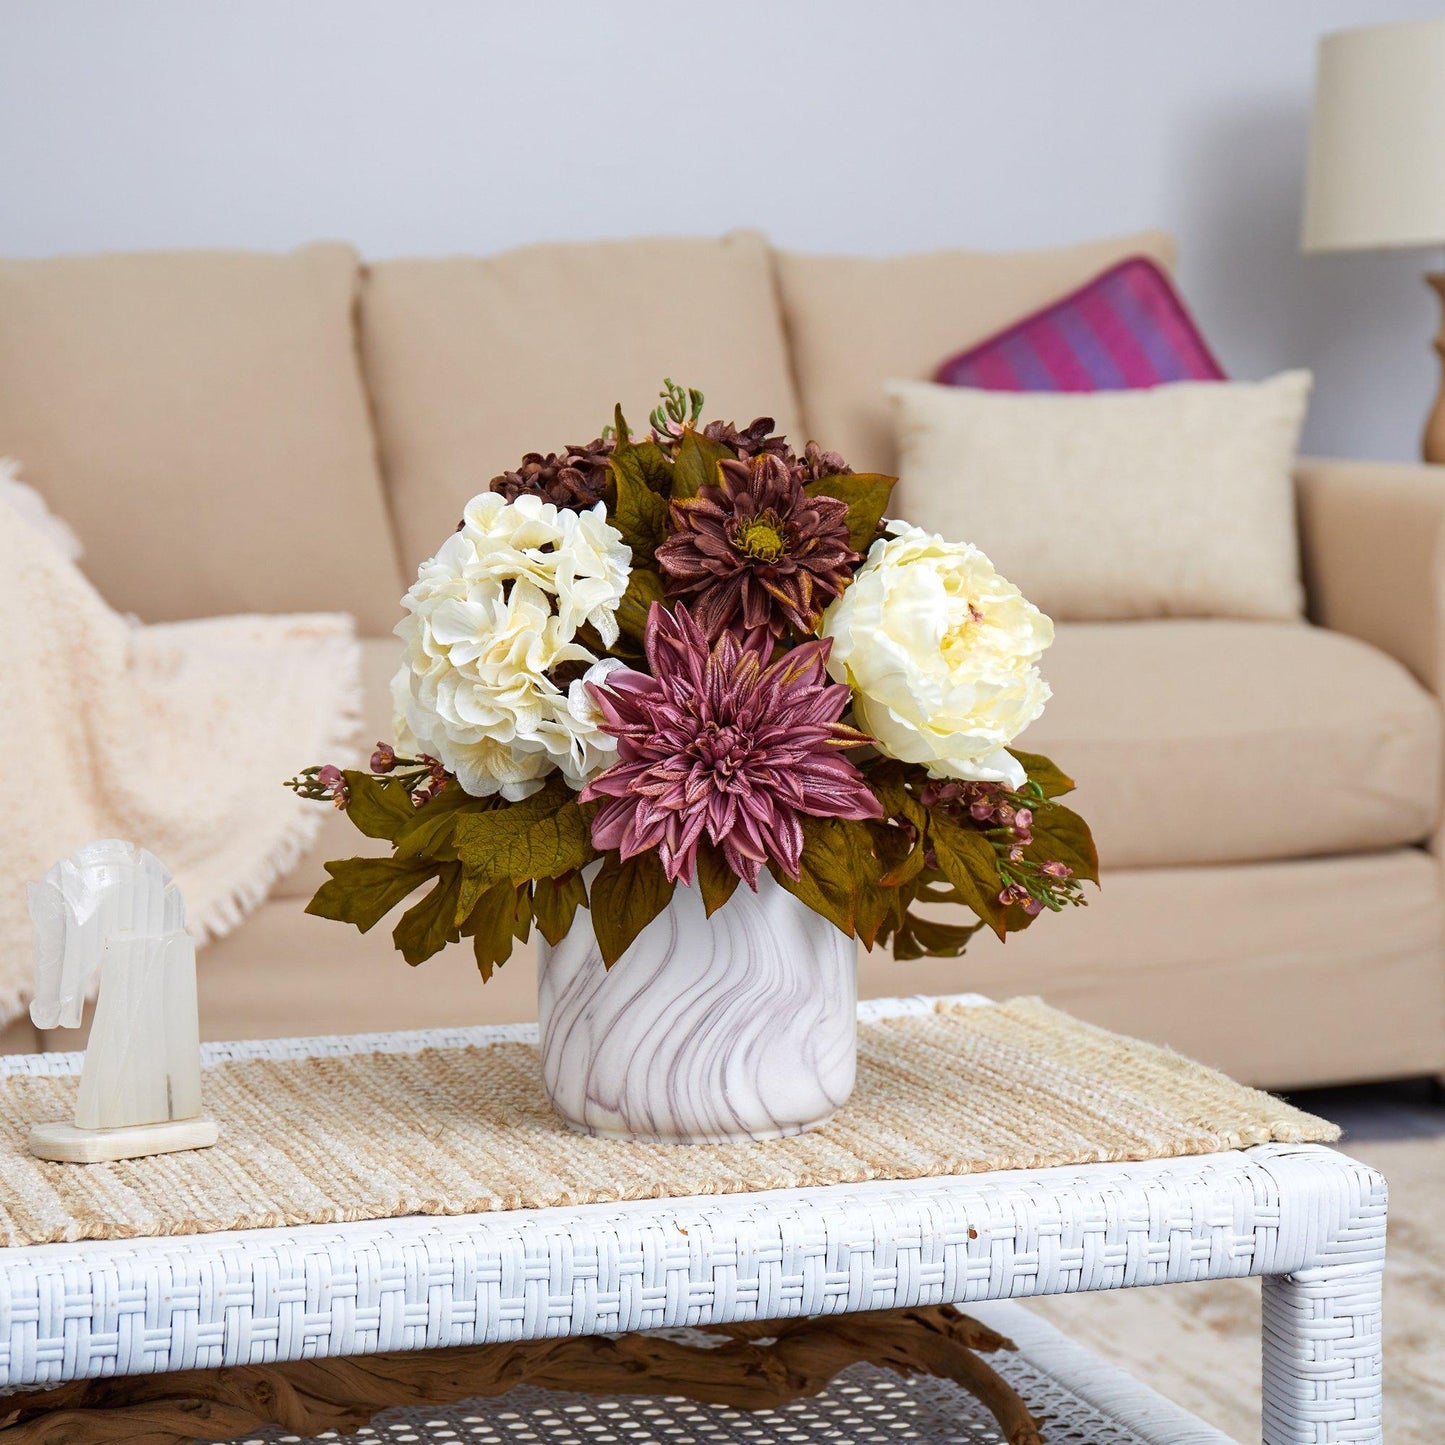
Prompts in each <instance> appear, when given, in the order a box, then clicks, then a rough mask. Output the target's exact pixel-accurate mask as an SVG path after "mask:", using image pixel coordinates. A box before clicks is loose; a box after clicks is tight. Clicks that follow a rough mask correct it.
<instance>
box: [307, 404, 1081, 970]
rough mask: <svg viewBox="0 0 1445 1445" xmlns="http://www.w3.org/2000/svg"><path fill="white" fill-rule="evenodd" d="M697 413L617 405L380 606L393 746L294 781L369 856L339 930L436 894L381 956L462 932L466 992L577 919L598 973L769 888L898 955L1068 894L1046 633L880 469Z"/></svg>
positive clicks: (1069, 830) (332, 910)
mask: <svg viewBox="0 0 1445 1445" xmlns="http://www.w3.org/2000/svg"><path fill="white" fill-rule="evenodd" d="M702 406H703V398H702V395H701V393H700V392H698V391H695V390H685V389H684V388H682V387H679V386H676V385H674V384H673V383H672V382H671V381H668V382H667V384H666V386H665V388H664V390H663V392H662V400H661V403H660V404H659V406H658V407H657V409H656V410H655V411H654V412H653V414H652V416H651V418H650V421H651V427H650V430H649V432H648V433H647V435H646V436H643V437H639V438H635V437H634V436H633V435H632V432H631V431H630V429H629V427H628V425H627V422H626V421H625V419H624V418H623V415H622V410H621V408H620V407H619V408H618V409H617V411H616V414H615V418H614V423H613V425H612V426H611V427H609V428H608V429H607V430H606V431H605V432H604V433H603V434H602V436H600V437H599V438H598V439H597V440H595V441H593V442H590V443H588V444H587V445H585V446H575V447H568V448H566V449H564V450H563V451H561V452H557V453H549V454H546V455H543V454H540V453H531V454H529V455H528V456H527V457H525V458H524V459H523V460H522V462H521V464H520V466H519V467H518V468H517V469H516V470H515V471H509V472H505V473H503V474H502V475H501V476H499V477H497V478H495V479H494V480H493V481H492V483H491V485H490V489H489V490H488V491H486V492H484V493H482V494H481V495H480V496H477V497H474V498H473V499H472V500H471V502H469V503H468V504H467V507H466V510H465V513H464V515H463V518H462V521H461V523H460V525H459V526H458V528H457V530H456V532H455V533H454V534H453V535H452V536H451V537H449V538H448V539H447V540H446V542H444V543H443V544H442V546H441V548H440V550H439V551H438V552H437V553H436V555H435V556H434V557H432V558H431V559H430V560H429V561H427V562H424V563H423V564H422V566H421V569H420V571H419V572H418V574H417V580H416V582H415V584H414V585H413V586H412V588H411V589H410V591H408V593H407V594H406V597H405V598H404V599H403V606H404V607H405V611H406V615H405V617H404V618H403V620H402V621H401V623H400V624H399V626H398V627H397V629H396V630H397V634H398V636H400V638H401V639H402V642H403V643H404V648H405V651H404V659H403V662H402V665H401V668H400V670H399V671H398V672H397V674H396V677H395V679H394V681H393V683H392V692H393V698H394V702H395V711H396V736H395V738H394V740H393V743H391V744H386V743H379V744H378V745H377V749H376V752H375V753H374V754H373V755H372V757H371V765H370V770H369V771H360V770H342V769H339V768H336V767H333V766H325V767H312V768H307V769H306V770H305V771H304V772H303V773H302V774H301V775H300V776H299V777H297V778H294V779H292V780H291V782H290V783H289V784H288V786H290V787H293V788H295V789H296V790H297V791H298V792H299V793H301V794H302V795H303V796H305V797H308V798H314V799H321V800H326V801H329V802H331V803H333V804H334V805H335V806H337V807H339V808H344V809H345V810H346V813H347V816H348V817H349V818H350V819H351V821H352V822H353V823H354V824H355V825H356V827H357V828H358V829H359V830H360V831H361V832H362V833H363V834H365V835H366V836H368V837H371V838H380V839H385V840H386V841H387V842H389V843H390V844H391V853H390V856H386V857H372V858H351V859H346V860H343V861H340V862H333V863H328V864H327V865H326V867H327V871H328V873H329V874H330V878H329V880H328V881H327V882H326V883H325V884H323V885H322V887H321V889H320V890H319V891H318V892H317V894H316V896H315V898H314V899H313V900H312V901H311V904H310V906H309V908H308V912H311V913H314V914H319V915H321V916H323V917H326V918H333V919H338V920H341V921H343V922H346V923H351V924H354V925H355V926H356V927H358V928H360V929H362V930H363V931H365V930H367V929H369V928H371V927H373V926H374V925H375V924H377V923H378V922H379V921H380V920H381V919H382V918H383V917H384V916H385V915H386V914H387V913H389V912H390V911H391V910H392V909H393V908H395V907H396V906H397V905H398V904H400V903H401V902H402V901H403V900H404V899H406V898H408V897H410V895H412V894H413V893H415V892H416V891H417V890H418V889H421V888H424V887H427V886H428V885H430V887H429V891H427V892H426V894H425V895H424V896H423V897H422V898H421V899H420V900H419V901H417V902H415V903H413V904H412V906H410V907H409V908H408V909H407V910H406V911H405V912H404V913H403V914H402V916H401V919H400V922H399V923H398V924H397V925H396V928H395V931H394V934H393V937H394V939H395V942H396V945H397V947H398V949H400V951H401V952H402V954H403V955H404V957H405V958H406V959H407V961H408V962H409V963H414V964H415V963H419V962H421V961H422V960H423V959H425V958H428V957H430V956H431V955H433V954H435V953H437V952H438V951H439V950H441V949H442V948H444V947H445V946H446V945H447V944H448V943H451V942H455V941H458V940H459V939H462V938H470V939H471V941H472V945H473V948H474V950H475V953H476V959H477V963H478V965H479V967H480V969H481V972H482V975H483V977H484V978H485V977H490V975H491V972H492V969H493V968H494V967H496V966H497V965H499V964H501V963H502V962H503V961H505V959H506V958H507V957H508V956H509V954H510V952H511V949H512V946H513V942H514V940H525V939H526V938H527V937H528V935H529V933H530V930H531V928H532V925H533V924H534V923H535V925H536V927H537V928H538V930H539V931H540V932H541V933H542V935H543V936H544V937H545V938H546V939H547V940H548V941H549V942H552V943H556V942H558V941H560V939H561V938H562V937H563V936H564V935H565V934H566V933H567V931H568V930H569V928H570V927H571V926H572V923H573V920H574V917H575V915H576V912H577V910H578V909H579V908H589V909H590V910H591V921H592V926H593V929H594V930H595V933H596V936H597V940H598V943H599V945H600V947H601V950H602V955H603V959H604V961H605V962H606V963H607V964H608V966H610V965H611V964H612V963H613V962H615V961H616V960H617V959H618V958H620V957H621V956H622V954H623V952H624V951H625V950H626V949H627V947H628V945H629V944H630V943H631V942H632V941H633V939H635V938H636V937H637V935H638V934H639V933H640V932H641V931H642V929H643V928H645V927H646V925H647V924H648V923H649V922H651V921H652V919H654V918H655V917H656V916H657V915H658V914H659V913H660V912H662V910H663V909H664V908H666V907H667V905H668V902H669V900H670V899H671V896H672V893H673V890H674V888H675V887H676V886H677V885H678V884H683V885H685V886H692V887H696V888H698V889H699V890H700V891H701V896H702V899H703V902H704V904H705V906H706V909H707V912H708V914H709V915H711V914H712V913H713V912H715V911H716V910H717V909H719V908H721V907H722V906H723V905H724V904H725V903H726V902H727V901H728V899H729V898H730V897H731V896H732V893H733V891H734V890H735V889H736V888H737V887H738V885H739V884H740V883H745V884H747V885H748V886H749V887H750V888H754V889H756V887H757V886H758V880H759V877H760V875H761V873H762V871H763V870H764V869H766V870H767V871H768V872H769V873H770V874H771V875H772V877H773V878H774V879H776V880H777V882H778V883H779V884H780V885H781V886H782V887H783V888H785V889H787V890H788V891H789V892H790V893H792V894H794V895H795V896H796V897H797V898H798V899H800V900H801V901H802V902H803V903H805V904H806V905H807V906H808V907H810V908H812V909H814V910H815V911H816V912H818V913H819V914H821V915H822V916H823V917H824V918H826V919H828V920H830V921H831V922H832V923H834V924H835V925H836V926H837V927H838V928H840V929H841V930H843V932H844V933H846V934H848V935H849V936H857V937H860V938H862V940H863V941H864V943H866V944H867V945H868V946H869V947H870V948H871V947H873V946H874V945H875V944H886V945H889V946H891V948H892V950H893V952H894V954H895V955H896V956H897V957H899V958H914V957H918V956H920V955H923V954H937V955H946V956H955V955H957V954H959V953H961V952H962V951H963V949H964V947H965V945H966V944H967V942H968V940H969V939H970V937H971V936H972V935H973V934H974V933H976V932H977V931H978V930H979V929H980V928H983V927H988V928H991V929H992V930H993V931H994V932H995V933H997V934H999V935H1000V936H1002V935H1004V934H1006V933H1009V932H1013V931H1016V930H1018V929H1021V928H1025V927H1027V926H1028V925H1029V924H1030V923H1032V921H1033V920H1034V918H1035V917H1036V916H1038V915H1039V914H1040V913H1042V912H1045V911H1058V910H1059V909H1061V908H1063V907H1065V906H1068V905H1072V904H1078V903H1081V902H1083V897H1082V892H1081V884H1082V882H1083V881H1084V880H1092V881H1097V876H1098V874H1097V860H1096V857H1095V852H1094V846H1093V842H1092V839H1091V838H1090V835H1089V830H1088V828H1087V826H1086V825H1085V823H1084V821H1083V820H1082V819H1081V818H1080V817H1079V816H1078V815H1077V814H1076V813H1074V812H1072V811H1070V810H1069V809H1068V808H1066V807H1065V806H1063V804H1061V803H1060V802H1059V801H1058V798H1059V796H1060V795H1061V794H1063V793H1066V792H1067V791H1068V790H1069V789H1070V788H1071V787H1072V784H1071V782H1070V781H1069V779H1068V778H1067V777H1065V776H1064V775H1063V774H1062V773H1061V772H1060V771H1059V770H1058V769H1057V768H1055V767H1054V766H1053V764H1052V763H1050V762H1049V761H1048V760H1047V759H1046V758H1043V757H1039V756H1037V755H1034V754H1031V753H1026V752H1020V751H1018V750H1016V749H1014V748H1013V747H1012V744H1013V742H1014V740H1015V739H1016V738H1017V737H1018V735H1019V734H1020V733H1021V732H1022V731H1023V730H1024V728H1026V727H1027V726H1028V724H1029V723H1030V722H1032V721H1033V720H1034V719H1035V718H1036V717H1038V715H1039V713H1040V712H1041V711H1042V710H1043V707H1044V704H1045V702H1046V701H1047V699H1048V697H1049V689H1048V686H1047V684H1046V683H1045V682H1044V681H1043V679H1042V677H1041V676H1040V673H1039V668H1038V663H1039V659H1040V657H1041V656H1042V654H1043V652H1044V650H1045V649H1046V648H1047V647H1048V645H1049V644H1050V642H1051V641H1052V639H1053V626H1052V624H1051V623H1050V621H1049V619H1048V618H1047V617H1045V616H1044V615H1043V614H1042V613H1041V612H1039V610H1038V609H1037V608H1036V607H1034V606H1033V605H1032V604H1031V603H1030V602H1028V601H1027V600H1026V599H1025V598H1024V597H1023V595H1022V594H1021V593H1020V592H1019V590H1018V589H1017V588H1016V587H1014V586H1013V585H1012V584H1011V583H1009V582H1007V581H1006V580H1005V579H1004V578H1002V577H1000V576H999V575H998V573H997V572H996V571H994V569H993V567H992V566H991V565H990V563H989V560H988V558H987V557H985V556H984V555H983V553H981V552H980V551H978V550H977V548H975V547H972V546H970V545H968V544H967V543H963V542H949V541H945V540H944V539H943V538H941V537H937V536H933V535H930V534H929V533H927V532H924V531H921V530H920V529H919V528H917V527H912V526H909V525H908V524H907V523H906V522H902V521H888V520H885V513H886V511H887V509H888V502H889V497H890V494H891V491H892V488H893V481H894V479H893V478H891V477H885V476H877V475H859V474H857V473H854V472H853V471H851V470H850V469H849V467H848V466H847V464H846V463H845V462H844V460H843V459H842V458H841V457H840V456H838V455H837V454H836V453H833V452H828V451H824V450H822V449H821V448H819V447H818V446H817V445H815V444H814V443H811V442H810V443H809V444H808V445H807V447H806V448H804V450H803V452H802V454H801V455H799V454H798V453H797V452H795V451H794V449H793V448H792V447H791V446H790V445H789V444H788V442H787V440H786V438H784V437H782V436H779V435H777V434H775V432H774V430H773V422H772V420H771V419H770V418H766V417H764V418H760V419H759V420H757V421H754V422H753V423H752V425H751V426H749V427H747V428H746V429H745V430H739V429H738V428H737V427H735V426H734V425H732V424H731V423H722V422H710V423H708V424H706V425H701V424H700V421H701V416H702ZM594 863H600V867H599V868H597V869H596V870H595V871H594V870H589V871H588V873H587V874H586V875H584V869H588V865H590V864H594ZM932 904H961V905H963V906H964V907H966V908H967V909H968V910H969V913H970V914H971V917H969V918H967V919H965V920H964V921H961V922H944V921H939V920H938V919H937V918H936V917H934V916H929V915H927V914H924V913H920V912H919V911H918V910H919V907H920V905H922V906H927V905H932Z"/></svg>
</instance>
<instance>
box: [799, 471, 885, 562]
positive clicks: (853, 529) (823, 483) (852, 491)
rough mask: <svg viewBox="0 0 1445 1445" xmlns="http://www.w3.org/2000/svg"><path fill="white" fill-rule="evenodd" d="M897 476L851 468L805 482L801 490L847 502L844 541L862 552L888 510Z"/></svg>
mask: <svg viewBox="0 0 1445 1445" xmlns="http://www.w3.org/2000/svg"><path fill="white" fill-rule="evenodd" d="M897 480H898V478H897V477H885V476H883V475H881V474H880V473H876V472H852V473H849V474H848V475H846V476H841V477H822V478H820V479H819V480H818V481H816V482H809V483H808V484H807V486H805V487H804V488H803V490H804V491H805V492H806V493H807V494H808V495H809V496H810V497H837V499H838V500H839V501H840V502H847V504H848V545H849V546H851V547H852V548H853V550H854V551H855V552H866V551H867V550H868V548H869V547H871V546H872V545H873V536H874V533H875V532H877V530H878V523H879V522H880V521H882V519H883V514H884V512H886V511H887V510H888V498H889V497H890V496H891V495H892V492H893V486H894V483H895V482H897Z"/></svg>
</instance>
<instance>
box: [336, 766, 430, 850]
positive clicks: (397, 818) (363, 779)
mask: <svg viewBox="0 0 1445 1445" xmlns="http://www.w3.org/2000/svg"><path fill="white" fill-rule="evenodd" d="M342 776H343V777H344V778H345V779H346V786H347V789H348V791H349V793H350V795H351V796H350V798H349V800H348V802H347V804H346V816H347V817H348V818H350V819H351V821H352V822H353V823H354V824H355V825H356V827H357V828H358V829H359V830H360V831H361V832H363V833H365V834H366V836H367V837H368V838H385V839H386V840H387V841H388V842H392V841H394V840H395V839H396V838H398V837H399V836H400V835H401V834H402V833H404V832H405V831H406V830H407V829H408V828H410V827H411V826H412V825H413V824H414V823H415V822H416V809H415V808H414V807H412V804H411V798H410V797H409V796H408V795H407V791H406V789H405V788H403V787H402V786H401V784H400V783H395V782H393V783H384V782H383V781H382V780H381V779H380V778H374V777H372V775H371V774H370V773H359V772H352V771H348V772H346V773H343V774H342Z"/></svg>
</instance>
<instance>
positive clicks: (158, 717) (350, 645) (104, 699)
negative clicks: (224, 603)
mask: <svg viewBox="0 0 1445 1445" xmlns="http://www.w3.org/2000/svg"><path fill="white" fill-rule="evenodd" d="M32 495H33V494H32ZM18 497H19V494H18V490H17V488H16V486H15V484H14V483H13V482H12V483H11V484H10V485H9V486H8V487H0V616H3V618H4V627H3V629H0V794H3V796H4V799H5V803H4V808H3V810H0V1026H3V1025H4V1024H6V1023H9V1022H10V1021H11V1020H13V1019H15V1018H16V1017H18V1016H19V1015H20V1014H21V1013H23V1012H24V1010H25V1008H26V1006H27V1004H28V1001H29V996H30V991H31V982H32V980H31V964H30V921H29V916H28V914H27V912H26V908H25V884H26V882H27V881H29V880H30V879H35V878H39V877H40V875H41V874H42V873H43V872H44V871H45V870H46V869H47V868H48V867H49V866H50V865H51V864H52V863H54V862H55V861H56V860H57V859H59V858H63V857H65V856H66V855H67V854H69V853H70V852H72V851H73V850H74V849H76V848H78V847H79V846H80V845H81V844H82V843H88V842H90V841H91V840H92V839H96V838H125V839H128V840H131V841H133V842H136V843H140V844H142V845H143V846H145V847H147V848H149V849H150V850H151V851H152V852H153V853H154V854H155V855H156V856H157V857H158V858H160V860H161V861H162V862H163V863H165V864H166V866H167V867H169V868H170V870H171V872H172V873H173V874H174V875H175V877H176V879H177V881H178V882H179V883H180V885H181V890H182V893H183V894H184V897H185V900H186V911H187V917H188V921H189V924H190V928H191V931H192V932H193V933H194V934H195V935H196V937H197V938H198V939H201V940H204V939H206V938H208V937H215V936H216V935H218V934H222V933H225V932H227V931H228V930H230V929H232V928H234V927H235V926H236V925H237V924H238V923H239V922H240V921H241V919H242V918H243V917H244V916H245V915H246V913H247V912H249V911H250V910H251V909H253V908H255V907H256V906H257V905H258V904H259V903H260V902H261V900H262V899H263V898H264V897H265V896H266V892H267V890H268V889H269V888H270V887H271V885H272V884H273V883H274V882H275V881H276V880H277V879H278V878H279V877H280V876H281V875H282V874H283V873H285V872H286V871H287V870H288V869H289V868H290V867H291V866H292V865H293V864H294V863H295V862H296V861H297V859H298V858H299V857H300V856H301V854H302V853H303V852H304V851H305V849H306V848H307V846H309V844H310V843H311V842H312V841H313V840H314V838H315V836H316V831H317V829H318V828H319V827H320V825H321V818H322V809H321V808H320V806H319V805H317V804H315V803H306V802H303V801H302V800H301V799H299V798H297V797H296V796H295V795H294V794H292V793H291V792H289V791H288V790H286V789H285V788H283V787H282V783H283V781H284V780H285V779H286V778H288V777H290V776H291V775H292V774H294V773H295V772H296V771H297V770H298V769H300V768H302V767H305V766H307V765H308V764H310V763H315V762H325V761H340V760H342V759H343V753H344V750H345V748H346V746H347V744H348V743H349V742H350V738H351V735H352V733H353V731H354V729H355V727H356V725H357V721H358V712H359V705H360V698H359V690H360V682H359V678H360V655H359V649H358V645H357V643H356V640H355V638H354V637H353V635H352V625H351V621H350V619H349V618H346V617H341V616H322V615H317V616H303V617H262V616H251V617H218V618H215V619H207V620H204V621H198V622H180V623H170V624H166V625H164V626H154V627H147V626H143V625H141V624H140V623H138V622H137V621H135V620H134V619H133V618H126V617H122V616H120V615H119V614H117V613H115V612H113V611H112V610H111V609H110V608H109V607H108V606H106V604H105V602H104V601H103V600H102V599H101V597H100V595H99V593H97V592H96V590H95V589H94V588H93V587H92V586H91V585H90V583H89V582H88V581H86V579H85V578H84V577H83V576H82V575H81V573H80V572H79V571H78V570H77V568H76V567H75V565H74V563H73V562H72V561H71V560H70V558H69V557H68V556H67V555H66V552H65V549H64V547H63V545H61V543H60V542H59V541H58V540H57V537H56V535H55V534H54V532H53V530H51V529H49V528H47V527H45V526H43V525H38V524H37V520H36V517H35V515H34V514H33V509H32V508H25V509H24V510H25V511H26V512H28V513H30V515H22V508H21V507H19V506H17V505H16V502H17V500H18ZM176 545H177V546H184V545H186V543H185V539H184V538H182V537H177V539H176ZM298 906H299V905H298Z"/></svg>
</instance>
